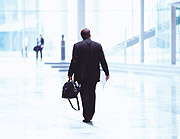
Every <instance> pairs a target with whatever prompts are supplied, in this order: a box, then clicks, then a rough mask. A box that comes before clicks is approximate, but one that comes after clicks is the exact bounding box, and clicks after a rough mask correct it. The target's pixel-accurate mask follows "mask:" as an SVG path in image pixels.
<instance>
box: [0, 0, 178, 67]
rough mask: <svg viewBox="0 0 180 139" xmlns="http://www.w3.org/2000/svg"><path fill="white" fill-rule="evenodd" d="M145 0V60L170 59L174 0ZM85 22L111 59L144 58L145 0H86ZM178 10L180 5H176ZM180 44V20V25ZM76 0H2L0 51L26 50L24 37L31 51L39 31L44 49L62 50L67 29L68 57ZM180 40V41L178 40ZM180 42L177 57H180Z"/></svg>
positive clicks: (74, 31) (73, 38)
mask: <svg viewBox="0 0 180 139" xmlns="http://www.w3.org/2000/svg"><path fill="white" fill-rule="evenodd" d="M173 1H174V0H144V9H145V10H144V30H145V33H146V34H150V35H149V36H148V35H145V37H146V39H145V44H144V46H145V49H144V50H145V57H144V58H145V63H148V64H161V63H163V64H166V63H167V64H170V58H171V49H170V36H169V34H170V2H173ZM85 4H86V6H85V8H86V10H85V24H86V27H87V28H89V29H90V30H91V34H92V40H94V41H98V42H100V43H101V44H102V46H103V48H104V51H105V53H106V56H107V58H108V60H109V61H110V62H121V63H124V62H125V63H140V45H139V43H138V37H139V31H140V0H138V1H137V0H126V1H123V2H122V1H119V0H111V1H109V0H86V1H85ZM177 15H178V16H179V10H177ZM177 30H178V31H177V32H178V33H177V38H178V39H177V44H179V40H180V39H179V35H178V34H179V24H178V25H177ZM79 32H80V31H78V30H77V0H51V1H46V2H44V1H43V0H38V1H37V0H0V51H21V49H22V47H23V42H22V40H23V38H25V37H27V38H28V40H29V46H28V51H32V49H33V47H34V46H35V45H36V38H37V37H38V36H39V34H42V36H43V37H44V39H45V47H44V50H45V51H49V52H50V51H54V52H56V54H57V55H60V44H61V36H62V35H65V41H66V58H67V59H70V57H71V52H72V46H73V44H74V43H75V42H76V41H77V34H78V33H79ZM177 46H179V45H177ZM179 51H180V50H179V47H178V48H177V59H178V60H179V59H180V58H179V57H180V55H179Z"/></svg>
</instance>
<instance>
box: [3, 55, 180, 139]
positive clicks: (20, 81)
mask: <svg viewBox="0 0 180 139" xmlns="http://www.w3.org/2000/svg"><path fill="white" fill-rule="evenodd" d="M44 62H45V61H42V62H41V61H38V62H36V61H35V60H34V59H21V58H0V139H180V79H179V77H174V76H172V77H171V76H165V77H164V76H153V75H145V74H133V73H124V72H116V71H110V79H109V81H108V82H107V83H106V84H105V86H104V88H103V86H102V83H101V82H99V83H98V84H97V88H96V93H97V100H96V113H95V115H94V118H93V120H92V124H86V123H83V122H82V120H83V117H82V109H81V110H80V111H79V112H78V111H74V110H73V109H72V108H71V107H70V105H69V103H68V101H67V100H65V99H62V98H61V90H62V85H63V83H64V82H65V81H67V72H59V71H58V69H57V68H51V66H50V65H49V64H44ZM110 69H111V67H110ZM73 103H74V104H75V100H73ZM81 108H82V107H81Z"/></svg>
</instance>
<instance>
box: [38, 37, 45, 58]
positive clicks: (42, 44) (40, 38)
mask: <svg viewBox="0 0 180 139" xmlns="http://www.w3.org/2000/svg"><path fill="white" fill-rule="evenodd" d="M37 46H38V47H37V49H36V60H38V52H39V51H40V55H41V61H42V50H43V47H44V38H43V37H42V34H40V36H39V38H37Z"/></svg>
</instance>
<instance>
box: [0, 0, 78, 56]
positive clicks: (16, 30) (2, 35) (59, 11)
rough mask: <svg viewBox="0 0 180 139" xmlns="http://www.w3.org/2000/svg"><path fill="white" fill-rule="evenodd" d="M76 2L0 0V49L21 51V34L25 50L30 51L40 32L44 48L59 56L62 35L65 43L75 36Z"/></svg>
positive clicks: (74, 38) (69, 42)
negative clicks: (26, 48)
mask: <svg viewBox="0 0 180 139" xmlns="http://www.w3.org/2000/svg"><path fill="white" fill-rule="evenodd" d="M76 3H77V2H76V1H75V0H51V1H46V2H44V1H43V0H38V1H37V0H0V51H21V50H22V48H23V38H25V37H27V38H28V51H33V47H34V46H35V45H36V39H37V37H39V35H40V34H42V36H43V38H44V40H45V45H44V51H55V52H57V54H58V55H60V44H61V39H62V35H64V36H65V40H66V45H67V46H70V45H72V43H73V42H75V41H76V38H77V33H76V32H77V31H76V27H77V25H76V24H77V23H76V22H77V19H76V11H77V8H76V7H77V6H76ZM69 33H70V35H69ZM71 42H72V43H71ZM69 49H71V48H69ZM67 50H68V48H67Z"/></svg>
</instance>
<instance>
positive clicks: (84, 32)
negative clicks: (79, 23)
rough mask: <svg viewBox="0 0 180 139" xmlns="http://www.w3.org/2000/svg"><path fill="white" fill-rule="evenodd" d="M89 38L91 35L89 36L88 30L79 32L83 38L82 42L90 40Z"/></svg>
mask: <svg viewBox="0 0 180 139" xmlns="http://www.w3.org/2000/svg"><path fill="white" fill-rule="evenodd" d="M90 36H91V35H90V30H89V29H87V28H84V29H82V30H81V37H82V38H83V40H85V39H88V38H90Z"/></svg>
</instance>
